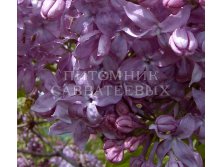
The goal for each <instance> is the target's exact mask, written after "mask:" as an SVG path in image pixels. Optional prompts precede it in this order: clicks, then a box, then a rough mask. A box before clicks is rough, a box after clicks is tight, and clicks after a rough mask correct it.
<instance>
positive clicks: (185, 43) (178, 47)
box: [169, 28, 198, 56]
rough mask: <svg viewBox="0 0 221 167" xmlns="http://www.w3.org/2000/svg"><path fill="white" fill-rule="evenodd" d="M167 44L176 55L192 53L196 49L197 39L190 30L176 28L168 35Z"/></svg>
mask: <svg viewBox="0 0 221 167" xmlns="http://www.w3.org/2000/svg"><path fill="white" fill-rule="evenodd" d="M169 45H170V46H171V48H172V50H173V51H174V52H175V53H177V54H178V55H184V56H187V55H192V54H194V52H195V50H196V49H197V46H198V44H197V40H196V38H195V37H194V35H193V33H192V32H191V31H188V30H186V29H184V28H183V29H176V30H175V31H174V32H173V34H172V35H171V36H170V39H169Z"/></svg>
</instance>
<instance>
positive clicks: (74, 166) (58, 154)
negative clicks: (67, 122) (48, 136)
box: [31, 129, 80, 167]
mask: <svg viewBox="0 0 221 167" xmlns="http://www.w3.org/2000/svg"><path fill="white" fill-rule="evenodd" d="M31 131H32V133H34V134H35V135H36V136H37V137H38V138H39V139H40V140H41V141H42V142H43V143H45V144H47V145H48V146H49V147H51V148H52V149H53V150H54V147H53V146H52V145H51V143H49V142H48V141H46V140H45V139H44V138H43V137H42V136H41V135H40V134H38V132H36V131H35V130H34V129H32V130H31ZM66 144H68V142H67V143H66ZM62 151H63V149H62V150H58V151H56V155H57V156H60V157H61V158H63V159H64V160H65V161H67V162H68V163H70V164H71V165H73V167H80V166H79V165H78V164H77V163H76V162H75V161H73V160H72V159H71V158H69V157H67V156H66V155H65V154H64V153H63V152H62Z"/></svg>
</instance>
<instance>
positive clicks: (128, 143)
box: [124, 136, 144, 152]
mask: <svg viewBox="0 0 221 167" xmlns="http://www.w3.org/2000/svg"><path fill="white" fill-rule="evenodd" d="M143 140H144V137H143V136H138V137H136V136H132V137H128V138H127V139H126V140H125V141H124V148H126V149H128V150H129V151H130V152H133V151H135V150H136V149H137V148H138V147H139V145H140V144H141V143H142V142H143Z"/></svg>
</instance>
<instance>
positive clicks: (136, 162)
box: [130, 155, 145, 167]
mask: <svg viewBox="0 0 221 167" xmlns="http://www.w3.org/2000/svg"><path fill="white" fill-rule="evenodd" d="M144 163H145V158H144V157H143V156H142V155H141V156H139V157H132V158H131V159H130V166H133V167H141V166H142V165H143V164H144Z"/></svg>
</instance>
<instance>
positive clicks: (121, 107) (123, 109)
mask: <svg viewBox="0 0 221 167" xmlns="http://www.w3.org/2000/svg"><path fill="white" fill-rule="evenodd" d="M116 111H117V113H118V114H119V115H127V114H128V113H129V107H128V106H127V104H125V103H124V102H121V101H120V102H119V103H117V105H116Z"/></svg>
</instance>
